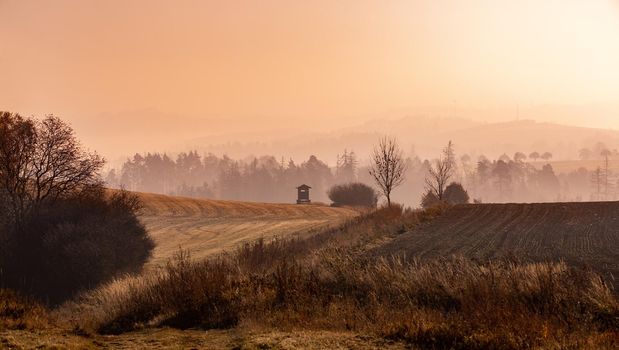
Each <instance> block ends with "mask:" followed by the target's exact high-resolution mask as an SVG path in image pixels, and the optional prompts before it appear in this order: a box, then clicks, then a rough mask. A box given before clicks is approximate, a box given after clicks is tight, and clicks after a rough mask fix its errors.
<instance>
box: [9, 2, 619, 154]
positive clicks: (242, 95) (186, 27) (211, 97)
mask: <svg viewBox="0 0 619 350" xmlns="http://www.w3.org/2000/svg"><path fill="white" fill-rule="evenodd" d="M541 105H552V106H561V108H566V109H565V110H568V111H569V110H570V109H569V108H570V106H576V109H574V111H573V113H572V112H566V114H565V115H563V114H553V113H546V114H541V115H527V117H530V118H534V119H538V120H552V121H564V122H566V123H573V124H580V125H591V126H596V127H604V128H608V127H612V128H619V107H618V106H619V1H616V0H615V1H611V0H578V1H576V0H573V1H570V0H556V1H553V0H511V1H507V0H505V1H501V0H462V1H457V0H453V1H446V0H427V1H415V0H403V1H394V0H392V1H390V0H377V1H361V0H350V1H344V0H339V1H336V0H325V1H320V0H312V1H292V0H282V1H274V0H255V1H238V0H221V1H206V0H202V1H197V0H196V1H189V0H176V1H172V0H169V1H154V0H148V1H147V0H144V1H137V0H135V1H132V0H123V1H112V0H106V1H94V0H93V1H86V0H74V1H70V0H56V1H35V0H32V1H27V0H0V109H5V110H11V111H17V112H22V113H25V114H43V113H54V114H57V115H60V116H63V117H65V118H67V119H69V120H71V121H72V122H73V123H75V124H76V125H77V126H78V127H77V128H78V129H80V128H81V129H83V130H84V134H85V135H86V137H95V134H96V133H97V131H98V130H96V129H88V126H89V125H99V124H98V123H99V122H101V120H102V119H103V118H115V119H114V121H115V122H118V123H121V125H119V126H118V127H119V128H121V127H122V122H123V121H127V122H130V124H129V125H133V124H134V123H137V124H140V123H142V124H144V125H145V129H144V130H143V132H152V133H153V134H156V133H157V132H159V133H162V132H167V131H170V130H177V129H178V132H179V134H180V133H182V132H185V133H186V134H187V135H195V133H196V132H198V131H196V130H190V129H191V128H189V129H187V128H185V129H183V128H176V129H167V130H166V128H165V125H166V123H167V122H172V121H186V120H189V118H192V120H193V119H200V118H205V119H209V120H214V121H217V123H221V124H220V125H218V127H219V129H220V130H219V129H218V131H222V130H223V131H228V129H227V128H229V130H235V128H239V129H243V130H247V129H251V128H254V127H260V128H266V127H272V126H276V125H280V126H281V124H282V119H283V118H285V117H291V118H296V120H303V121H306V122H307V121H308V120H312V122H311V126H312V127H315V128H320V127H323V126H324V127H325V128H326V127H333V126H336V125H337V126H344V125H346V124H347V123H350V122H353V121H355V120H358V119H359V118H365V117H367V118H369V117H374V116H380V115H383V114H385V113H391V114H392V115H393V114H394V113H395V114H397V113H399V112H400V111H402V113H405V112H406V111H411V110H414V109H415V108H417V107H420V106H438V108H439V109H440V108H444V109H445V110H451V109H456V110H457V109H458V108H460V109H461V110H466V109H470V110H475V109H478V110H486V111H496V113H494V114H493V113H485V114H483V118H484V119H486V120H489V121H493V120H506V119H509V118H512V117H513V115H514V113H515V112H513V111H514V110H515V109H516V106H520V108H521V110H522V111H527V110H528V109H531V108H533V107H535V106H541ZM588 106H591V109H590V110H591V111H592V112H591V113H588V112H587V111H588V110H589V109H588V108H589V107H588ZM133 111H140V112H135V113H134V112H133ZM144 111H156V112H157V113H160V115H158V116H157V118H158V120H157V121H151V120H150V119H149V117H148V114H149V113H148V112H144ZM166 116H167V117H166ZM473 117H474V116H473ZM131 118H133V119H132V120H130V119H131ZM166 118H168V119H166ZM149 128H151V129H149ZM181 129H182V130H181ZM101 130H102V129H101ZM101 130H99V131H100V132H102V133H103V132H109V131H101ZM105 130H109V129H105ZM183 130H184V131H183ZM188 130H189V131H188ZM99 136H101V135H99ZM105 136H106V137H109V136H110V135H105ZM96 145H97V146H99V144H98V143H97V144H96Z"/></svg>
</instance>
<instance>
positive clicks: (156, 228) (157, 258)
mask: <svg viewBox="0 0 619 350" xmlns="http://www.w3.org/2000/svg"><path fill="white" fill-rule="evenodd" d="M139 195H140V198H141V199H142V201H143V203H144V209H143V213H142V215H141V219H142V222H144V224H145V225H146V227H147V229H148V231H149V232H150V234H151V235H152V236H153V238H154V239H155V242H156V244H157V246H156V248H155V252H154V255H153V259H152V261H151V263H150V264H151V266H152V265H160V264H162V263H164V262H165V261H167V259H168V258H170V257H171V256H173V254H174V253H175V252H177V251H178V249H179V247H181V248H182V249H188V250H189V251H190V252H191V254H192V257H194V258H200V257H205V256H208V255H211V254H213V253H217V252H220V251H222V250H224V249H231V248H233V247H235V246H236V245H238V244H239V243H242V242H246V241H249V240H255V239H257V238H260V237H265V238H269V237H275V236H282V237H283V236H289V235H293V234H300V233H303V232H307V231H308V230H311V229H317V228H322V227H325V226H329V225H337V224H340V223H341V222H343V221H344V220H346V219H347V218H351V217H353V216H355V215H357V214H358V213H357V212H356V211H354V210H351V209H345V208H331V207H326V206H319V205H296V204H272V203H250V202H237V201H220V200H200V199H192V198H183V197H170V196H164V195H157V194H146V193H141V194H139Z"/></svg>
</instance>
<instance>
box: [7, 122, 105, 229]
mask: <svg viewBox="0 0 619 350" xmlns="http://www.w3.org/2000/svg"><path fill="white" fill-rule="evenodd" d="M103 164H104V160H103V159H102V158H101V157H99V156H98V155H97V154H91V153H86V152H84V151H83V150H82V149H81V146H80V144H79V142H78V141H77V140H76V138H75V135H74V133H73V129H72V128H71V127H70V126H69V125H67V124H66V123H65V122H63V121H62V120H60V119H59V118H56V117H54V116H47V117H45V118H44V119H43V120H41V121H37V120H34V119H30V118H24V117H22V116H20V115H19V114H13V113H9V112H0V192H2V193H4V195H5V196H6V197H7V198H8V202H9V210H10V212H11V217H12V219H13V220H15V221H16V222H18V223H19V221H20V220H22V219H23V218H24V216H25V215H27V214H28V213H30V212H31V211H32V210H36V209H37V208H38V207H39V206H40V205H41V204H42V203H43V202H52V203H53V202H54V201H56V200H58V199H60V198H61V197H63V196H67V195H70V196H75V195H76V194H77V193H78V192H79V191H80V190H83V189H87V188H89V187H92V186H98V185H100V184H101V180H100V176H99V171H100V169H101V167H102V166H103Z"/></svg>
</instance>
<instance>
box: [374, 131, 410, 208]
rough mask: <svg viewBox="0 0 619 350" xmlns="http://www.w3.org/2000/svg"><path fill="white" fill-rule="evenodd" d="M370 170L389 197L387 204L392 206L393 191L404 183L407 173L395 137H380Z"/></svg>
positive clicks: (382, 190) (383, 192) (384, 193)
mask: <svg viewBox="0 0 619 350" xmlns="http://www.w3.org/2000/svg"><path fill="white" fill-rule="evenodd" d="M369 172H370V175H372V177H373V178H374V181H375V182H376V184H377V185H378V187H379V188H380V190H381V192H382V194H383V195H385V197H386V198H387V206H389V207H391V192H392V191H393V189H394V188H396V187H398V186H400V185H401V184H402V183H404V180H405V177H404V175H405V173H406V163H405V162H404V156H403V152H402V149H401V148H400V146H399V145H398V142H397V140H396V139H395V138H389V137H383V138H381V139H380V141H379V142H378V145H377V146H376V147H374V152H373V153H372V164H371V166H370V170H369Z"/></svg>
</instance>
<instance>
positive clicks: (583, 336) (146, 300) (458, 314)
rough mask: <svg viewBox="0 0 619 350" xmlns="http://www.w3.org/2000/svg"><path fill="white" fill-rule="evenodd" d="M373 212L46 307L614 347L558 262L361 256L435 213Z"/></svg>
mask: <svg viewBox="0 0 619 350" xmlns="http://www.w3.org/2000/svg"><path fill="white" fill-rule="evenodd" d="M441 211H442V209H440V208H438V209H437V208H434V209H431V210H427V211H422V212H412V211H404V210H402V208H400V207H394V208H391V209H387V208H383V209H380V210H378V211H375V212H373V213H370V214H367V215H363V216H361V217H358V218H355V219H352V220H350V221H349V222H348V223H346V224H344V225H343V226H341V227H340V228H337V229H331V230H326V231H323V232H321V233H318V234H316V235H314V236H312V237H310V238H306V239H300V238H298V239H292V240H274V241H272V242H265V241H257V242H255V243H251V244H246V245H244V246H242V247H240V248H239V249H238V250H237V251H235V252H233V253H228V254H222V255H219V256H217V257H213V258H211V259H208V260H202V261H193V260H191V259H190V257H188V256H187V255H186V254H185V253H182V252H180V253H179V254H178V256H177V257H176V258H175V259H174V260H172V261H170V262H169V264H168V265H167V267H166V268H165V269H162V270H160V271H157V272H155V273H152V274H149V275H147V276H143V277H133V278H125V279H122V280H117V281H115V282H114V283H111V284H108V285H106V286H104V287H102V288H99V289H97V290H94V291H92V292H89V293H87V294H84V295H83V296H82V297H81V298H79V299H78V300H77V301H75V302H71V303H68V304H66V305H64V306H63V307H62V308H60V309H59V310H57V311H55V312H54V314H55V315H56V317H57V318H58V319H59V320H60V321H61V322H68V323H69V324H71V325H73V327H74V329H75V330H76V331H77V332H78V333H85V334H89V333H103V334H121V333H124V332H129V331H135V330H140V331H144V330H148V329H151V328H153V327H155V328H158V327H166V326H167V327H173V328H179V329H188V328H202V329H215V328H216V329H230V328H243V329H248V328H249V329H254V330H271V331H273V330H279V331H285V332H294V331H329V332H351V331H352V332H355V333H358V334H368V335H371V336H374V337H379V338H382V339H391V340H396V341H399V342H404V343H406V344H409V345H411V346H416V347H421V348H467V349H469V348H477V349H489V348H493V349H527V348H540V347H543V348H616V347H617V346H619V343H618V340H617V339H618V337H619V303H618V302H617V299H616V296H615V295H614V294H613V292H612V290H611V289H610V288H609V287H608V286H607V285H606V284H605V283H604V281H603V280H602V279H601V278H600V277H599V276H598V275H596V274H595V273H593V272H591V271H588V270H585V269H577V268H573V267H569V266H567V265H566V264H564V263H528V262H525V261H517V260H516V259H502V260H495V261H493V262H488V263H484V264H480V263H476V262H473V261H470V260H467V259H464V258H461V257H451V258H445V259H436V260H431V261H424V262H421V261H417V260H414V259H405V258H390V257H380V256H379V257H373V256H372V255H371V254H368V251H371V250H372V249H373V248H374V247H375V246H377V245H381V244H383V243H385V242H387V241H389V240H391V239H393V238H394V237H396V236H397V235H399V234H401V233H402V232H404V231H406V230H408V229H410V228H411V227H414V226H416V225H419V224H422V223H423V222H425V221H428V220H431V219H432V218H434V217H435V216H437V215H440V213H441Z"/></svg>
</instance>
